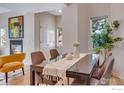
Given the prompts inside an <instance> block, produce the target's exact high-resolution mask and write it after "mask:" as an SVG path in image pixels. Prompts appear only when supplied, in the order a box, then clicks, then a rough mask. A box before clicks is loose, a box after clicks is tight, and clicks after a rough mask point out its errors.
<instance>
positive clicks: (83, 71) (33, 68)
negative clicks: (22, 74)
mask: <svg viewBox="0 0 124 93" xmlns="http://www.w3.org/2000/svg"><path fill="white" fill-rule="evenodd" d="M97 64H98V55H96V54H90V53H80V56H79V57H78V58H74V57H73V58H72V59H70V60H69V59H67V58H66V56H63V55H60V56H58V57H57V58H56V59H53V60H49V59H47V60H45V61H43V62H42V63H41V64H37V65H30V85H35V73H37V72H40V73H42V74H43V75H50V76H54V77H60V78H61V79H62V81H64V80H66V81H67V82H66V84H67V85H69V78H83V77H86V78H87V83H86V84H87V85H89V84H90V78H91V75H92V73H93V70H94V68H95V67H96V66H97ZM62 84H64V85H66V84H65V82H62Z"/></svg>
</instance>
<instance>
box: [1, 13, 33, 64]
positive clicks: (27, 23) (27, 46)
mask: <svg viewBox="0 0 124 93" xmlns="http://www.w3.org/2000/svg"><path fill="white" fill-rule="evenodd" d="M20 15H24V38H23V52H25V53H26V59H25V62H26V64H30V62H31V58H30V53H31V52H32V51H34V14H32V13H27V14H22V13H15V12H10V13H4V14H1V15H0V19H1V20H0V27H4V28H5V29H6V30H7V33H8V18H9V17H14V16H20ZM7 36H8V35H7ZM9 40H10V39H7V41H8V44H7V48H6V49H5V50H6V51H5V53H4V54H6V55H9V54H10V52H9V51H10V50H9V49H10V48H9V47H10V45H9Z"/></svg>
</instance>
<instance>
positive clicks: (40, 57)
mask: <svg viewBox="0 0 124 93" xmlns="http://www.w3.org/2000/svg"><path fill="white" fill-rule="evenodd" d="M31 59H32V65H36V64H40V63H42V62H43V61H44V60H46V58H45V56H44V54H43V52H41V51H36V52H32V53H31ZM36 75H37V85H39V84H40V83H42V84H46V85H55V84H56V83H57V81H55V80H53V79H48V78H47V76H45V75H43V74H42V72H37V73H36ZM51 77H52V76H51ZM52 78H55V77H52Z"/></svg>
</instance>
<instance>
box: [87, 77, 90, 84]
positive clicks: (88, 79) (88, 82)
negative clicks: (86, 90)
mask: <svg viewBox="0 0 124 93" xmlns="http://www.w3.org/2000/svg"><path fill="white" fill-rule="evenodd" d="M87 85H90V77H87Z"/></svg>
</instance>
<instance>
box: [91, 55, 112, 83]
mask: <svg viewBox="0 0 124 93" xmlns="http://www.w3.org/2000/svg"><path fill="white" fill-rule="evenodd" d="M113 65H114V58H113V57H112V56H109V57H108V58H107V60H106V62H105V63H104V64H103V66H102V67H101V68H97V69H96V71H95V72H94V73H93V75H92V76H91V80H90V84H91V85H108V84H109V80H110V78H111V74H112V69H113Z"/></svg>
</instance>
